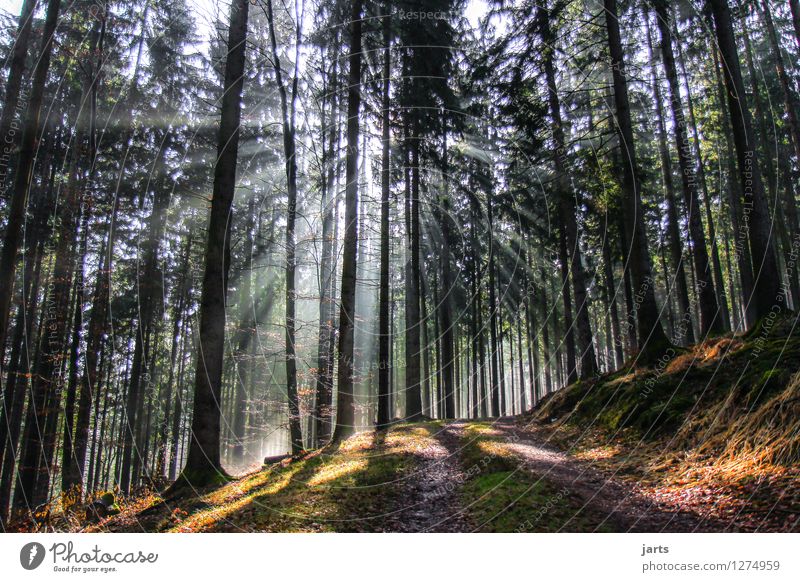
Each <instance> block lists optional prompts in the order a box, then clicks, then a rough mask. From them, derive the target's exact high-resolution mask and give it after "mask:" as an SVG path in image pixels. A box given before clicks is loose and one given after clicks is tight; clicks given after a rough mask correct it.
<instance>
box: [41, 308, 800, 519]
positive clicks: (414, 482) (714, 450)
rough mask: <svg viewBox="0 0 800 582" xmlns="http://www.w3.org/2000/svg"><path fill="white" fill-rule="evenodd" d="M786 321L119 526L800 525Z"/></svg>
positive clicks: (287, 467) (353, 441) (272, 468)
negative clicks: (514, 410) (517, 410)
mask: <svg viewBox="0 0 800 582" xmlns="http://www.w3.org/2000/svg"><path fill="white" fill-rule="evenodd" d="M795 324H796V320H794V319H785V320H778V321H777V322H776V323H773V324H770V326H769V327H766V326H762V327H761V328H757V329H755V330H754V331H752V332H750V333H749V334H747V335H744V336H742V335H739V336H733V335H730V334H728V335H727V336H721V337H717V338H713V339H710V340H707V341H706V342H703V343H701V344H698V345H696V346H693V347H691V348H688V349H676V350H674V351H673V352H672V353H670V354H669V357H667V358H663V359H661V360H659V362H657V363H656V364H652V365H650V366H647V367H641V366H637V365H636V363H635V362H629V363H628V364H627V365H626V366H624V367H623V368H621V369H620V370H618V371H615V372H613V373H609V374H606V375H603V376H601V377H598V378H595V379H592V380H591V381H590V382H577V383H575V384H573V385H571V386H568V387H566V388H564V389H562V390H559V391H557V392H555V393H553V394H551V395H548V396H547V397H546V398H545V399H544V400H543V401H542V402H541V403H539V406H537V407H536V408H535V409H534V410H533V411H531V412H528V413H526V414H524V415H520V416H516V417H508V418H500V419H494V420H461V421H449V422H445V421H426V422H419V423H405V424H396V425H394V426H392V427H391V428H390V429H389V430H387V431H369V432H363V433H359V434H357V435H354V436H353V437H351V438H350V439H348V440H346V441H344V442H343V443H341V444H339V445H337V446H328V447H325V448H323V449H321V450H318V451H314V452H311V453H308V454H306V455H305V456H302V457H300V458H295V459H285V460H283V461H281V462H279V463H274V464H271V465H267V466H264V467H263V468H261V469H260V470H257V471H255V472H252V473H250V474H247V475H244V476H241V477H239V478H237V479H236V480H234V481H232V482H230V483H227V484H225V485H224V486H221V487H218V488H216V489H213V490H205V491H196V492H194V493H193V494H191V495H184V496H183V497H180V498H177V499H171V500H165V499H162V498H161V497H159V496H158V495H157V494H155V493H150V494H144V495H140V496H138V497H135V498H132V499H130V500H122V501H121V503H120V505H121V507H122V512H121V514H120V515H117V516H115V517H113V518H109V519H106V520H104V521H102V522H101V523H99V524H93V525H89V526H86V525H81V524H79V523H78V522H77V519H75V518H73V519H72V520H71V521H70V520H66V519H64V520H61V522H60V523H61V525H60V526H59V525H56V524H50V525H49V526H46V527H45V528H44V529H49V530H50V531H52V530H56V531H65V530H67V531H114V532H141V531H145V532H196V531H231V532H251V531H259V532H260V531H265V532H325V531H337V532H474V531H477V532H562V531H563V532H595V531H602V532H626V531H642V532H664V531H670V532H673V531H678V532H684V531H688V532H694V531H712V532H720V531H761V532H766V531H800V333H798V332H797V331H796V325H795Z"/></svg>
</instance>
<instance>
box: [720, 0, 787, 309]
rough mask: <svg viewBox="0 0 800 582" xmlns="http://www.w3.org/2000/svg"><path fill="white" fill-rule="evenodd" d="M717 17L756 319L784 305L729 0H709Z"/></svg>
mask: <svg viewBox="0 0 800 582" xmlns="http://www.w3.org/2000/svg"><path fill="white" fill-rule="evenodd" d="M709 3H710V5H711V10H712V13H713V16H714V24H715V28H716V33H717V42H718V44H719V49H720V53H721V57H722V60H723V63H724V78H725V86H726V89H727V93H728V114H729V116H730V121H731V127H732V129H733V142H734V145H735V147H736V157H737V165H738V169H739V177H740V180H741V184H742V192H743V195H744V205H745V210H746V211H747V212H746V214H745V215H744V222H743V224H742V225H741V227H744V228H747V229H748V233H749V237H750V254H751V256H752V259H753V265H754V270H755V277H754V278H755V281H754V289H753V296H752V297H746V298H745V303H746V304H747V303H750V302H751V301H752V302H754V305H755V316H756V318H757V319H761V318H763V317H766V316H767V315H768V314H769V313H770V312H771V311H773V309H780V308H782V307H783V306H784V305H785V296H784V293H783V291H782V290H781V289H780V286H781V285H780V281H781V277H780V272H779V271H778V264H777V258H776V255H775V248H774V245H773V242H772V237H771V236H770V230H771V217H770V212H769V207H768V206H767V200H766V196H765V193H764V184H763V182H762V181H761V169H760V164H759V160H758V156H757V155H756V153H755V152H756V141H755V134H754V133H753V128H752V119H751V117H750V110H749V109H748V106H747V97H746V93H745V89H744V82H743V80H742V72H741V68H740V66H739V53H738V49H737V48H736V40H735V37H734V33H733V24H732V23H731V15H730V8H729V6H728V2H727V1H726V0H709Z"/></svg>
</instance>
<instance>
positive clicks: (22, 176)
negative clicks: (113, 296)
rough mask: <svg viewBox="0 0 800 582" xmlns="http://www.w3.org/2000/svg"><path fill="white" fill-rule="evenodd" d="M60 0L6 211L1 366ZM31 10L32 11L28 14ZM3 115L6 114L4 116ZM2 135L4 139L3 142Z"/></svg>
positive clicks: (53, 3)
mask: <svg viewBox="0 0 800 582" xmlns="http://www.w3.org/2000/svg"><path fill="white" fill-rule="evenodd" d="M60 7H61V0H48V3H47V14H46V16H45V22H44V27H43V28H42V37H41V38H42V42H41V46H40V49H39V58H38V60H37V61H36V67H35V68H34V71H33V83H32V85H31V97H30V100H29V101H28V110H27V114H26V119H25V129H24V130H23V132H22V141H21V142H20V152H19V158H18V162H17V167H16V169H15V174H14V186H13V189H12V191H11V202H10V204H9V208H8V222H7V223H6V231H5V237H4V239H3V249H2V251H0V366H2V361H3V360H4V358H3V357H2V356H3V354H2V353H1V352H3V351H5V347H4V346H5V343H6V341H5V340H6V331H7V328H8V317H9V313H8V312H9V307H10V305H11V297H12V295H13V293H14V278H15V274H16V269H17V251H18V250H19V245H20V242H21V236H22V225H23V223H24V221H25V206H26V202H27V198H28V190H29V188H30V185H31V179H32V172H33V163H34V160H35V159H36V139H37V137H38V135H39V114H40V112H41V109H42V101H43V99H44V89H45V82H46V81H47V72H48V70H49V69H50V56H51V54H52V52H53V38H54V33H55V29H56V24H57V23H58V14H59V9H60ZM32 9H33V8H32V7H31V10H32ZM4 113H5V112H4ZM5 137H6V136H5V135H4V136H3V139H5Z"/></svg>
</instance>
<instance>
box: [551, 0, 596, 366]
mask: <svg viewBox="0 0 800 582" xmlns="http://www.w3.org/2000/svg"><path fill="white" fill-rule="evenodd" d="M550 19H551V16H550V12H549V10H548V9H547V8H544V7H543V8H540V11H539V20H540V23H541V30H542V40H543V42H544V49H543V55H542V56H543V60H544V72H545V82H546V83H547V94H548V103H549V107H550V119H551V125H552V132H553V141H554V145H555V148H554V149H553V164H554V165H555V170H556V187H557V188H558V193H557V196H558V208H559V220H560V222H561V227H562V229H563V234H564V237H565V240H564V242H565V245H566V255H567V257H566V258H567V260H568V265H569V271H570V274H571V275H572V290H573V293H574V295H575V324H576V331H577V348H578V352H579V356H580V361H581V378H590V377H591V376H593V375H594V374H595V373H596V372H597V357H596V355H595V351H594V345H593V343H592V325H591V321H590V318H589V299H588V294H587V292H586V273H585V272H584V269H583V254H582V252H581V248H580V242H579V237H578V220H577V214H578V208H577V204H576V203H575V197H576V193H575V192H574V191H572V189H571V188H570V186H569V180H568V176H567V168H566V167H565V166H566V164H567V162H568V158H567V144H566V139H565V137H564V124H563V123H562V121H561V103H560V101H559V98H558V87H557V85H556V75H555V68H554V66H553V53H554V51H555V48H554V45H555V42H556V41H555V37H554V35H553V31H552V28H551V25H550ZM563 258H565V257H562V259H563ZM565 283H566V281H565ZM568 293H569V291H568V290H567V289H566V285H565V296H566V294H568ZM568 333H571V331H570V332H568ZM570 347H571V346H570V345H569V344H568V350H569V349H570ZM572 349H573V350H574V348H572ZM573 359H574V355H573ZM572 374H573V367H572V366H571V367H570V375H572ZM571 381H574V378H572V379H571Z"/></svg>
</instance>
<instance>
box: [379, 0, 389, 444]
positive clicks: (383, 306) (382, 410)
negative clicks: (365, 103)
mask: <svg viewBox="0 0 800 582" xmlns="http://www.w3.org/2000/svg"><path fill="white" fill-rule="evenodd" d="M390 14H391V6H390V5H389V3H388V2H387V3H386V5H385V7H384V13H383V15H382V20H383V92H382V94H381V108H382V111H381V131H382V135H381V140H382V143H381V145H382V152H381V259H380V260H381V265H380V269H381V272H380V289H379V291H378V294H379V297H378V312H379V313H378V320H379V322H378V343H379V346H378V424H377V426H378V429H379V430H381V429H384V428H386V427H387V426H389V422H390V421H391V411H390V409H389V406H390V403H389V400H390V392H389V373H390V371H391V361H390V359H389V357H390V356H389V341H390V336H389V195H390V189H389V187H390V184H389V180H390V177H391V176H390V155H391V150H390V148H389V140H390V138H391V134H390V127H389V106H390V101H389V89H390V79H389V76H390V75H391V71H392V67H391V40H392V39H391V16H390Z"/></svg>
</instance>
